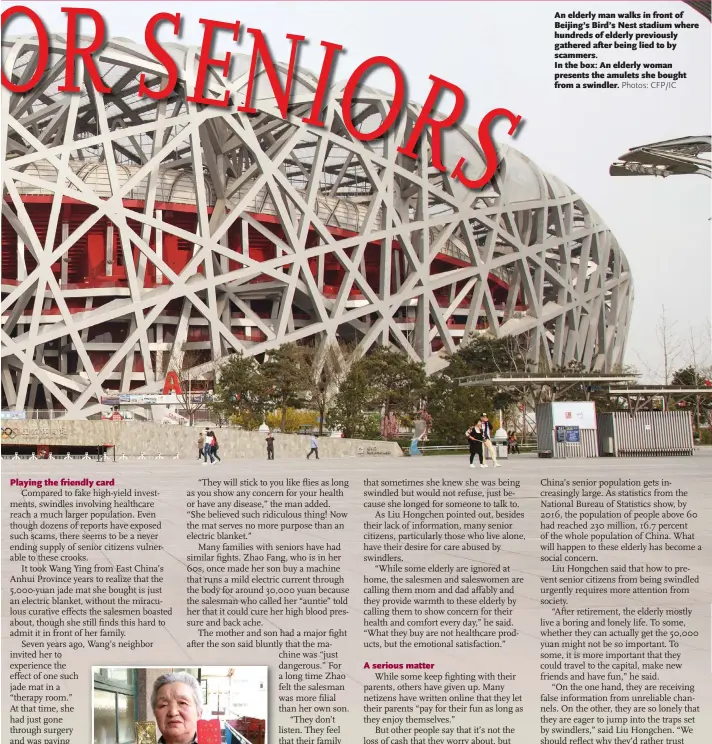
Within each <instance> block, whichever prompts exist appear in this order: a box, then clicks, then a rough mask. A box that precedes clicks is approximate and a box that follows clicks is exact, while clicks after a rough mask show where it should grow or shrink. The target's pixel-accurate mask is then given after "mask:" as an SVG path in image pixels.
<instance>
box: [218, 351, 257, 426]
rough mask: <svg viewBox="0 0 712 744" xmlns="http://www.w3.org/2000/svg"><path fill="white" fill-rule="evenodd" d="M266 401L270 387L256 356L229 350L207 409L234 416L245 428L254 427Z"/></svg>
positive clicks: (226, 415) (230, 416) (229, 416)
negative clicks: (230, 353)
mask: <svg viewBox="0 0 712 744" xmlns="http://www.w3.org/2000/svg"><path fill="white" fill-rule="evenodd" d="M269 402H270V388H269V385H268V383H267V382H266V380H265V378H264V375H263V374H262V373H261V370H260V367H259V365H258V364H257V362H256V361H255V359H254V358H253V357H246V356H244V354H243V353H242V352H238V353H236V354H232V355H231V356H230V360H229V361H228V362H227V363H226V364H225V365H224V366H223V367H222V370H221V372H220V377H219V379H218V382H217V384H216V385H215V395H214V396H213V400H212V401H211V402H210V403H209V407H210V409H211V410H213V411H215V412H216V413H217V414H218V415H223V416H225V417H226V418H235V417H236V418H237V419H238V420H239V421H240V423H242V425H244V426H245V428H257V426H259V425H260V424H261V423H262V421H263V420H264V416H265V414H266V412H267V410H268V407H269ZM255 422H256V425H255Z"/></svg>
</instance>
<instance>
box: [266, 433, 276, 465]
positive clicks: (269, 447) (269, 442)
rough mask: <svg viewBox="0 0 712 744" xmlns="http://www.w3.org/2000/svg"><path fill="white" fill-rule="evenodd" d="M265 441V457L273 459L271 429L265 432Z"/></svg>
mask: <svg viewBox="0 0 712 744" xmlns="http://www.w3.org/2000/svg"><path fill="white" fill-rule="evenodd" d="M265 442H267V459H268V460H274V436H273V434H272V432H271V431H268V432H267V438H266V439H265Z"/></svg>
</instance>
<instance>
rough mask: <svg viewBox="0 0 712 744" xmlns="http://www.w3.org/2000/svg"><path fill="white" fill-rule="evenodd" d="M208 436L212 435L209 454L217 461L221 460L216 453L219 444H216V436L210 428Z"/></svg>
mask: <svg viewBox="0 0 712 744" xmlns="http://www.w3.org/2000/svg"><path fill="white" fill-rule="evenodd" d="M210 436H211V437H212V440H213V441H212V444H211V445H210V454H211V455H212V457H214V458H215V460H217V461H218V462H222V460H221V459H220V455H219V454H218V450H219V449H220V445H219V444H218V438H217V437H216V436H215V432H214V431H213V430H212V429H211V430H210Z"/></svg>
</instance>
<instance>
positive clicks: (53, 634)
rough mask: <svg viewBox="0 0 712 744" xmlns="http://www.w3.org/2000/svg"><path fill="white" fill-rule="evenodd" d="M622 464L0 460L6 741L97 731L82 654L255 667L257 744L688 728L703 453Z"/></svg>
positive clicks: (546, 736) (632, 741) (505, 743)
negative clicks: (260, 713)
mask: <svg viewBox="0 0 712 744" xmlns="http://www.w3.org/2000/svg"><path fill="white" fill-rule="evenodd" d="M644 464H645V467H644V468H643V467H641V461H634V460H629V461H622V460H621V461H615V462H611V461H590V462H586V461H576V462H573V461H566V460H564V461H546V460H539V459H537V458H531V457H522V458H519V459H516V458H513V459H510V460H509V461H508V462H505V463H504V464H503V467H501V468H498V469H496V470H495V469H493V468H490V469H488V470H487V473H485V471H484V469H479V468H477V469H470V468H469V467H468V464H467V463H466V462H463V461H462V460H461V458H452V457H427V458H420V459H406V458H373V459H369V460H365V459H358V458H351V459H344V460H339V461H337V460H328V459H322V460H319V461H315V462H311V461H310V462H305V461H301V462H300V461H297V460H291V461H288V460H284V461H271V462H265V463H257V462H254V463H250V462H241V463H240V464H239V467H233V466H230V465H226V466H223V465H218V466H216V467H208V468H206V467H201V466H200V464H199V463H195V464H194V463H187V462H184V461H169V460H161V461H138V460H135V461H125V462H117V463H96V462H91V461H79V462H78V461H73V462H70V461H54V462H42V461H37V462H30V461H12V462H9V463H8V465H7V466H6V467H5V468H4V469H3V475H2V538H3V547H2V601H3V604H2V637H3V648H2V687H3V695H2V705H3V713H4V715H3V717H2V737H1V738H2V741H3V742H8V744H20V743H22V744H33V743H34V742H36V743H37V744H50V743H52V744H59V743H60V742H61V743H64V744H79V743H83V742H91V741H94V742H100V741H101V744H103V742H104V741H108V739H106V738H105V732H104V733H102V734H101V736H99V735H98V734H97V732H95V731H94V716H95V714H96V710H95V709H96V705H97V703H96V702H95V701H93V691H94V688H95V683H94V673H95V671H96V670H97V669H100V668H118V667H126V666H128V667H133V668H137V669H138V668H147V667H158V668H162V669H166V668H168V669H205V668H209V667H215V666H217V667H225V668H230V669H236V668H240V667H254V666H266V667H268V672H267V692H266V695H267V697H268V705H267V709H268V714H267V724H268V730H267V735H268V738H267V739H266V741H269V742H271V743H272V744H342V743H347V744H352V743H353V744H450V743H453V744H454V743H455V742H457V743H458V744H472V743H474V744H534V743H535V742H536V743H537V744H702V742H703V741H707V740H708V739H707V737H708V735H709V731H710V729H711V728H712V726H711V723H712V721H711V720H710V711H709V700H710V693H711V692H712V686H711V684H710V683H711V677H710V671H711V658H710V589H711V586H712V585H711V582H710V524H711V522H712V520H711V519H710V507H709V501H708V494H709V487H708V483H709V481H710V473H711V472H712V468H710V465H712V457H707V456H705V455H704V454H700V455H696V456H695V457H694V458H679V459H672V458H671V459H667V460H663V459H659V460H646V461H644ZM144 693H145V691H144ZM145 708H146V705H144V706H143V708H142V707H141V706H140V704H139V707H138V708H137V709H136V710H135V711H133V717H134V718H135V719H136V720H143V719H146V720H153V713H152V711H151V710H150V706H148V709H147V710H146V709H145ZM215 713H216V712H215V711H211V710H206V711H204V713H203V715H204V716H206V717H212V716H213V714H215ZM102 731H103V730H102ZM101 737H104V739H103V740H102V738H101ZM129 740H130V739H129Z"/></svg>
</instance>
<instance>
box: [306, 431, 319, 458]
mask: <svg viewBox="0 0 712 744" xmlns="http://www.w3.org/2000/svg"><path fill="white" fill-rule="evenodd" d="M310 446H311V449H310V450H309V454H308V455H307V460H308V459H309V458H310V457H311V456H312V455H316V459H317V460H318V459H319V441H318V440H317V435H316V434H312V438H311V445H310Z"/></svg>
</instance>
